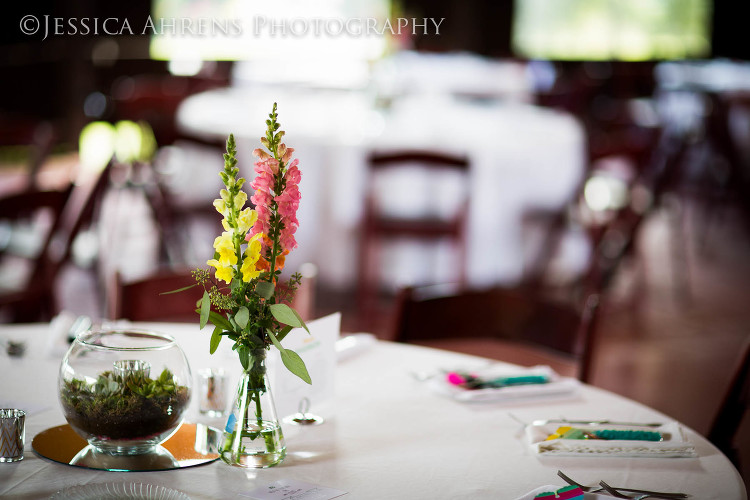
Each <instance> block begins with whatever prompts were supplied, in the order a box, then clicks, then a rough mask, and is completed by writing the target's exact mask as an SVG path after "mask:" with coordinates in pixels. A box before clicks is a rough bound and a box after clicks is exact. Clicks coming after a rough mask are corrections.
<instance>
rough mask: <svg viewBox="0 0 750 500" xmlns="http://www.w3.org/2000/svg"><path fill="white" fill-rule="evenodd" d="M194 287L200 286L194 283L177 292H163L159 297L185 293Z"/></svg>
mask: <svg viewBox="0 0 750 500" xmlns="http://www.w3.org/2000/svg"><path fill="white" fill-rule="evenodd" d="M194 286H198V283H193V284H192V285H188V286H183V287H182V288H178V289H177V290H170V291H168V292H161V293H160V294H159V295H170V294H173V293H180V292H184V291H185V290H190V289H191V288H193V287H194Z"/></svg>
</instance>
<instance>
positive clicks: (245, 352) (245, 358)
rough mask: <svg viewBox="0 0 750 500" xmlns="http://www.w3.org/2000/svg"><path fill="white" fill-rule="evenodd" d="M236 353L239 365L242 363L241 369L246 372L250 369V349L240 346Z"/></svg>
mask: <svg viewBox="0 0 750 500" xmlns="http://www.w3.org/2000/svg"><path fill="white" fill-rule="evenodd" d="M237 352H238V353H239V355H240V363H242V368H244V369H245V371H247V370H248V369H249V368H250V349H249V348H248V347H247V346H246V345H241V346H240V347H239V349H237Z"/></svg>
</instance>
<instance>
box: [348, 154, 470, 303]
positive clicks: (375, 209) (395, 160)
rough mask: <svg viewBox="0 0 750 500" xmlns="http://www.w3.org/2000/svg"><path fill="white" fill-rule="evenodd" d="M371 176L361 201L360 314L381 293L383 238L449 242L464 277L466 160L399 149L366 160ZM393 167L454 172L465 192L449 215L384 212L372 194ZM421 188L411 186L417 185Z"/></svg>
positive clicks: (429, 172) (428, 172)
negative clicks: (402, 214) (380, 251)
mask: <svg viewBox="0 0 750 500" xmlns="http://www.w3.org/2000/svg"><path fill="white" fill-rule="evenodd" d="M368 167H369V172H368V175H369V179H368V191H367V194H366V199H365V211H364V217H363V224H362V233H361V241H360V251H359V263H358V265H359V269H358V276H359V283H358V303H359V308H360V312H361V313H362V314H363V315H364V316H369V314H370V313H371V312H372V311H371V309H372V305H373V301H374V299H375V297H376V295H377V293H378V292H379V287H380V283H379V278H378V273H379V271H380V270H381V267H380V262H379V259H378V250H379V248H378V245H379V244H380V243H381V242H383V241H385V240H396V239H401V240H410V241H415V240H416V241H426V242H431V243H433V242H438V241H439V240H441V239H447V240H450V242H451V243H452V245H453V246H454V248H455V250H456V254H457V257H456V259H455V261H454V262H455V263H456V267H457V268H458V276H457V279H458V281H459V282H460V283H464V282H465V279H466V258H465V254H466V242H465V240H466V238H465V233H466V225H467V215H468V206H469V192H468V181H469V161H468V160H467V159H466V158H464V157H460V156H454V155H449V154H443V153H435V152H427V151H400V152H394V153H374V154H371V155H370V157H369V159H368ZM396 169H402V171H403V169H417V171H420V172H421V173H424V174H426V175H429V176H430V177H431V178H434V176H436V175H441V173H449V174H450V173H451V172H452V175H456V174H458V176H459V177H460V179H461V180H462V183H463V186H462V187H463V196H462V199H461V200H460V201H459V203H458V204H457V207H458V208H457V210H455V212H454V213H452V214H448V216H444V217H441V216H439V215H437V214H429V213H428V214H426V215H424V216H422V215H419V216H415V217H409V216H400V215H398V214H393V213H388V211H387V210H386V208H387V207H385V206H383V205H384V204H385V203H384V202H383V200H382V199H381V198H380V197H379V196H378V195H379V193H378V192H376V182H377V179H378V177H379V176H381V175H382V174H384V173H393V172H394V171H395V170H396ZM421 187H422V186H413V188H414V189H420V188H421Z"/></svg>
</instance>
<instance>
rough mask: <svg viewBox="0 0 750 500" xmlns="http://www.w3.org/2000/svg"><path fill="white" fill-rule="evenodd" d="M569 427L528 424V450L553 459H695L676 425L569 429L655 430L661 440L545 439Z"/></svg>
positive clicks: (590, 426) (581, 426)
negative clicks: (598, 457)
mask: <svg viewBox="0 0 750 500" xmlns="http://www.w3.org/2000/svg"><path fill="white" fill-rule="evenodd" d="M564 425H568V424H561V423H549V424H544V425H529V426H527V427H526V438H527V439H528V442H529V445H530V446H531V449H532V450H533V451H534V452H535V453H538V454H540V455H554V456H592V455H595V456H602V457H606V456H612V457H665V458H668V457H694V456H696V453H695V446H694V445H693V443H691V442H690V441H689V440H688V439H687V438H686V437H685V433H684V432H683V430H682V427H681V426H680V425H679V424H678V423H677V422H669V423H666V424H664V425H662V426H659V427H636V426H622V425H612V424H603V425H584V424H571V426H572V427H575V428H578V429H584V430H588V431H596V430H605V429H616V430H638V431H656V432H659V433H661V434H662V436H663V440H662V441H634V440H620V439H611V440H607V439H560V438H558V439H551V440H549V441H547V440H546V439H547V437H548V436H549V435H551V434H552V433H554V432H555V431H556V430H557V429H558V428H559V427H561V426H564Z"/></svg>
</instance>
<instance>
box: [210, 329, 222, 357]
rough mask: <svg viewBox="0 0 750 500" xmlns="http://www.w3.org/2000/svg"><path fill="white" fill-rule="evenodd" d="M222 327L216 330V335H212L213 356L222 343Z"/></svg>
mask: <svg viewBox="0 0 750 500" xmlns="http://www.w3.org/2000/svg"><path fill="white" fill-rule="evenodd" d="M221 332H222V329H221V327H218V326H217V327H216V328H214V333H212V334H211V348H210V351H209V352H210V353H211V354H213V353H215V352H216V349H217V348H218V347H219V342H221Z"/></svg>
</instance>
